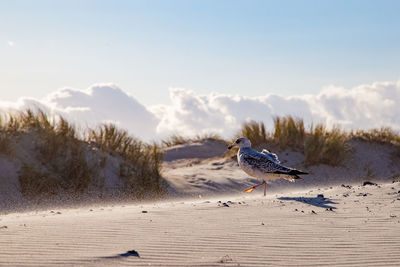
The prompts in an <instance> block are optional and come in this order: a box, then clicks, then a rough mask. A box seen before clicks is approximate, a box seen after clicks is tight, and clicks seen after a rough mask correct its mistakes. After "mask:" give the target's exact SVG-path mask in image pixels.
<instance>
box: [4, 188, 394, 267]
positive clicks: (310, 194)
mask: <svg viewBox="0 0 400 267" xmlns="http://www.w3.org/2000/svg"><path fill="white" fill-rule="evenodd" d="M399 190H400V183H399V182H394V183H380V184H379V185H366V186H362V185H355V186H353V187H351V188H350V186H349V187H343V186H340V185H338V186H333V187H332V188H330V187H326V188H323V187H320V189H318V188H316V189H312V190H305V191H303V192H302V191H298V192H292V193H282V194H278V195H272V194H268V195H267V197H262V193H261V191H256V192H254V193H253V194H251V195H247V194H244V193H243V194H241V195H236V196H232V197H226V196H225V197H220V198H211V197H210V198H205V197H203V198H198V199H192V200H185V201H171V202H159V203H152V204H143V205H125V206H122V205H114V206H103V207H101V206H97V207H93V206H92V207H87V208H74V209H54V210H47V211H37V212H27V213H10V214H7V215H2V216H1V217H0V237H1V238H0V266H363V267H365V266H399V262H400V254H399V251H400V193H399ZM318 194H323V196H324V197H322V196H319V197H318ZM219 201H220V202H219ZM224 203H225V204H224ZM130 250H135V251H136V252H137V253H138V255H139V257H138V256H137V255H136V256H135V255H132V254H129V253H127V251H130Z"/></svg>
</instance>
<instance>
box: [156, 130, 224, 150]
mask: <svg viewBox="0 0 400 267" xmlns="http://www.w3.org/2000/svg"><path fill="white" fill-rule="evenodd" d="M206 140H218V141H221V142H225V143H227V141H225V140H224V139H223V138H222V137H221V136H220V135H218V134H216V133H206V134H198V135H196V136H194V137H185V136H182V135H177V134H173V135H171V136H169V137H168V138H166V139H163V140H162V141H161V146H162V147H171V146H176V145H183V144H189V143H196V142H204V141H206Z"/></svg>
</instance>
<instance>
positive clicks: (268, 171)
mask: <svg viewBox="0 0 400 267" xmlns="http://www.w3.org/2000/svg"><path fill="white" fill-rule="evenodd" d="M232 147H239V151H238V153H237V159H238V163H239V166H240V168H241V169H242V170H243V171H244V172H245V173H247V174H248V175H250V176H253V177H256V178H257V179H260V180H262V181H263V182H262V183H261V184H257V185H255V186H252V187H250V188H248V189H246V190H244V192H247V193H251V192H253V191H254V189H256V188H257V187H259V186H261V185H264V196H265V195H266V192H267V182H266V181H267V180H273V179H279V178H283V179H286V180H289V181H291V182H293V181H295V180H303V178H301V177H300V176H299V175H300V174H308V173H307V172H303V171H300V170H296V169H294V168H289V167H286V166H283V165H282V164H281V162H280V161H279V159H278V156H277V155H276V154H275V153H272V152H270V151H268V150H267V149H263V150H262V151H261V152H258V151H255V150H254V149H252V148H251V142H250V140H249V139H247V138H244V137H240V138H238V139H236V141H235V142H234V143H233V144H232V145H230V146H229V147H228V149H231V148H232Z"/></svg>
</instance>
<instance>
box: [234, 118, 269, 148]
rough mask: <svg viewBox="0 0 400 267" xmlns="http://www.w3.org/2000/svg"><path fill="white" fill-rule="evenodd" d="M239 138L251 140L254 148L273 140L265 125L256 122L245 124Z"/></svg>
mask: <svg viewBox="0 0 400 267" xmlns="http://www.w3.org/2000/svg"><path fill="white" fill-rule="evenodd" d="M238 136H243V137H246V138H247V139H249V140H250V141H251V143H252V145H253V146H254V147H258V146H259V145H262V144H265V143H267V142H268V141H270V140H271V136H270V134H268V133H267V131H266V129H265V125H264V123H263V122H256V121H249V122H246V123H243V124H242V128H241V130H240V132H239V134H238ZM233 141H234V140H233Z"/></svg>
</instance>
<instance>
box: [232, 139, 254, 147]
mask: <svg viewBox="0 0 400 267" xmlns="http://www.w3.org/2000/svg"><path fill="white" fill-rule="evenodd" d="M235 146H236V147H239V148H245V147H251V142H250V140H249V139H247V138H244V137H240V138H238V139H236V141H235V142H234V143H233V144H232V145H230V146H228V149H231V148H232V147H235Z"/></svg>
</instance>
